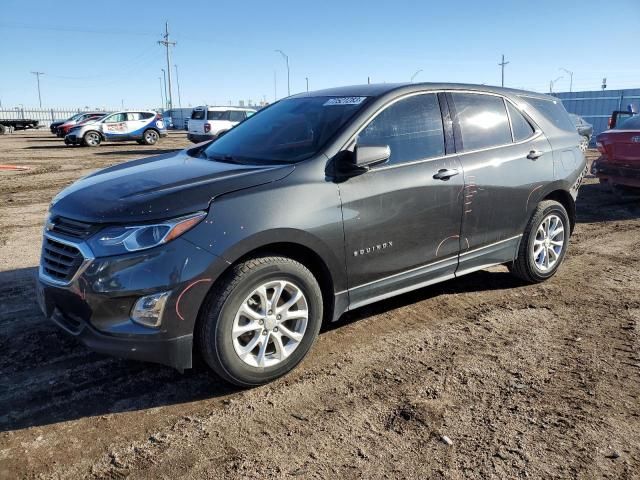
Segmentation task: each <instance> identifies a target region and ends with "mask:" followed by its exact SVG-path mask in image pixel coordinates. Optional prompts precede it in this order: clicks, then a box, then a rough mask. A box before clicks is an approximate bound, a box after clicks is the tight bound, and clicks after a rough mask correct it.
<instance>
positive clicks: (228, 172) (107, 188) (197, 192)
mask: <svg viewBox="0 0 640 480" xmlns="http://www.w3.org/2000/svg"><path fill="white" fill-rule="evenodd" d="M294 168H295V167H294V166H293V165H268V166H263V165H238V164H233V163H226V162H216V161H212V160H206V159H203V158H194V157H191V156H189V155H188V154H187V152H186V150H182V151H178V152H173V153H168V154H165V155H160V156H156V157H150V158H144V159H141V160H134V161H132V162H127V163H123V164H120V165H116V166H113V167H110V168H106V169H104V170H100V171H98V172H96V173H94V174H92V175H89V176H87V177H84V178H82V179H80V180H78V181H77V182H75V183H74V184H72V185H71V186H69V187H67V188H66V189H64V190H63V191H62V192H60V193H59V194H58V195H56V196H55V197H54V199H53V201H52V204H51V209H50V212H51V215H52V216H63V217H67V218H71V219H74V220H78V221H82V222H89V223H132V222H147V221H155V220H161V219H166V218H171V217H176V216H180V215H184V214H188V213H193V212H196V211H198V210H206V209H207V208H208V207H209V203H210V202H211V200H213V199H214V198H215V197H217V196H219V195H223V194H225V193H229V192H233V191H236V190H242V189H245V188H249V187H254V186H257V185H262V184H265V183H269V182H274V181H277V180H280V179H282V178H284V177H286V176H287V175H288V174H290V173H291V172H292V171H293V170H294Z"/></svg>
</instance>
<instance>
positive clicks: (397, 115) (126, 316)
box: [38, 84, 585, 386]
mask: <svg viewBox="0 0 640 480" xmlns="http://www.w3.org/2000/svg"><path fill="white" fill-rule="evenodd" d="M578 145H579V137H578V134H577V133H576V129H575V127H574V125H573V123H572V122H571V120H570V118H569V116H568V114H567V112H566V111H565V109H564V107H563V106H562V104H561V103H560V102H559V101H557V100H556V99H554V98H552V97H548V96H546V95H540V94H537V93H531V92H524V91H516V90H507V89H501V88H491V87H485V86H476V85H456V84H409V85H388V84H386V85H365V86H355V87H345V88H336V89H330V90H324V91H318V92H312V93H305V94H300V95H295V96H292V97H289V98H287V99H284V100H282V101H279V102H277V103H275V104H273V105H271V106H269V107H268V108H265V109H263V110H261V111H260V112H258V113H256V114H255V115H254V116H253V117H251V118H249V119H247V120H246V121H245V122H243V123H241V124H240V125H238V126H237V127H236V128H234V129H233V130H231V131H229V132H228V133H227V134H226V135H225V136H223V137H222V138H220V139H218V140H216V141H213V142H209V143H207V144H203V145H198V146H196V147H194V148H192V149H190V150H185V151H181V152H176V153H169V154H165V155H161V156H157V157H153V158H147V159H142V160H136V161H133V162H129V163H125V164H121V165H117V166H113V167H110V168H107V169H105V170H102V171H99V172H97V173H94V174H93V175H90V176H88V177H85V178H83V179H81V180H79V181H78V182H76V183H75V184H73V185H71V186H70V187H68V188H67V189H65V190H64V191H62V192H61V193H60V194H59V195H57V196H56V197H55V198H54V200H53V202H52V204H51V208H50V212H49V217H48V219H47V222H46V226H45V231H44V240H43V248H42V259H41V264H40V271H39V282H38V287H39V288H38V299H39V302H40V304H41V306H42V309H43V311H44V312H45V315H46V316H47V317H49V318H51V319H52V320H53V321H54V322H56V323H57V324H58V325H59V326H60V327H62V328H63V329H64V330H66V331H68V332H69V333H71V334H72V335H74V336H76V337H77V338H78V339H79V340H81V341H82V342H84V343H85V344H86V345H87V346H89V347H90V348H92V349H95V350H97V351H100V352H105V353H109V354H113V355H117V356H122V357H129V358H135V359H140V360H147V361H152V362H159V363H163V364H166V365H170V366H173V367H175V368H177V369H179V370H183V369H185V368H190V367H191V365H192V355H193V352H198V353H199V354H200V355H202V357H203V358H204V360H205V361H206V362H207V363H208V364H209V365H210V366H211V368H213V369H214V370H215V371H216V372H217V373H218V374H219V375H220V376H221V377H223V378H225V379H226V380H228V381H230V382H233V383H236V384H238V385H244V386H249V385H258V384H262V383H265V382H268V381H270V380H273V379H275V378H277V377H279V376H281V375H283V374H285V373H286V372H288V371H290V370H291V369H292V368H294V367H295V366H296V365H297V364H298V363H299V362H300V361H301V360H302V359H303V358H304V356H305V355H306V354H307V352H308V351H309V349H310V348H311V346H312V344H313V342H314V340H315V339H316V337H317V335H318V331H319V330H320V326H321V324H322V322H323V321H329V322H331V321H334V320H337V319H338V318H340V316H341V315H342V314H343V313H344V312H346V311H347V310H351V309H355V308H358V307H360V306H362V305H366V304H368V303H371V302H376V301H378V300H382V299H385V298H388V297H391V296H394V295H398V294H401V293H403V292H407V291H410V290H413V289H417V288H421V287H424V286H426V285H431V284H433V283H435V282H440V281H443V280H447V279H450V278H454V277H458V276H461V275H464V274H467V273H470V272H473V271H476V270H479V269H483V268H487V267H489V266H492V265H498V264H505V265H507V266H508V267H509V269H510V270H511V272H513V274H515V275H516V276H517V277H519V278H521V279H523V280H525V281H527V282H540V281H543V280H545V279H547V278H549V277H551V276H552V275H553V274H554V273H555V272H556V271H557V269H558V267H559V265H560V263H561V262H562V260H563V258H564V255H565V252H566V250H567V244H568V242H569V236H570V234H571V232H572V230H573V226H574V222H575V199H576V196H577V194H578V188H579V186H580V183H581V180H582V177H583V174H584V172H585V159H584V156H583V154H582V152H581V151H580V149H579V146H578Z"/></svg>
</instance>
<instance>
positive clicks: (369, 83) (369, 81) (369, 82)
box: [367, 77, 371, 85]
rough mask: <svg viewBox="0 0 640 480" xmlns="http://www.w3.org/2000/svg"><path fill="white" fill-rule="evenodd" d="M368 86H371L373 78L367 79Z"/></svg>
mask: <svg viewBox="0 0 640 480" xmlns="http://www.w3.org/2000/svg"><path fill="white" fill-rule="evenodd" d="M367 85H371V77H367Z"/></svg>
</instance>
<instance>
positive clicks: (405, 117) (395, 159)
mask: <svg viewBox="0 0 640 480" xmlns="http://www.w3.org/2000/svg"><path fill="white" fill-rule="evenodd" d="M357 144H358V145H389V147H390V149H391V157H390V158H389V162H387V163H386V165H392V164H399V163H405V162H411V161H414V160H422V159H426V158H431V157H439V156H442V155H444V132H443V128H442V117H441V115H440V106H439V104H438V99H437V97H436V95H435V94H425V95H415V96H412V97H409V98H406V99H404V100H400V101H399V102H396V103H394V104H393V105H391V106H389V107H388V108H386V109H385V110H384V111H382V113H380V114H379V115H378V116H377V117H376V118H374V119H373V121H372V122H371V123H369V125H367V127H366V128H365V129H364V130H363V131H362V132H360V135H359V136H358V140H357Z"/></svg>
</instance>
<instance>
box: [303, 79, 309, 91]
mask: <svg viewBox="0 0 640 480" xmlns="http://www.w3.org/2000/svg"><path fill="white" fill-rule="evenodd" d="M304 79H305V80H306V81H307V92H308V91H309V77H304Z"/></svg>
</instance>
